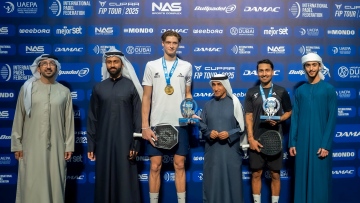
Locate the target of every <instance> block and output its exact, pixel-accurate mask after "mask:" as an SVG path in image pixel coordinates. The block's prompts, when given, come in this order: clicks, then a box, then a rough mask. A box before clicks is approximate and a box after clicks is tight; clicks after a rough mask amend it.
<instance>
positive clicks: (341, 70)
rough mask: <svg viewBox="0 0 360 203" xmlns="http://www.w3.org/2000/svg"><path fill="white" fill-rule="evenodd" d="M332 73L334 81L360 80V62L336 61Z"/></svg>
mask: <svg viewBox="0 0 360 203" xmlns="http://www.w3.org/2000/svg"><path fill="white" fill-rule="evenodd" d="M334 75H335V80H336V81H353V82H359V81H360V64H356V63H342V64H339V63H336V64H335V65H334Z"/></svg>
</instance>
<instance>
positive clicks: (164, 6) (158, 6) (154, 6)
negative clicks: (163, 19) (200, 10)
mask: <svg viewBox="0 0 360 203" xmlns="http://www.w3.org/2000/svg"><path fill="white" fill-rule="evenodd" d="M181 11H182V6H181V2H172V3H169V2H159V3H157V2H152V3H151V14H152V15H181Z"/></svg>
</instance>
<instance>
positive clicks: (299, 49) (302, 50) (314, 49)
mask: <svg viewBox="0 0 360 203" xmlns="http://www.w3.org/2000/svg"><path fill="white" fill-rule="evenodd" d="M294 53H295V55H298V56H303V55H306V54H308V53H316V54H319V55H320V56H322V55H323V54H324V48H323V47H322V46H320V45H303V44H297V45H294Z"/></svg>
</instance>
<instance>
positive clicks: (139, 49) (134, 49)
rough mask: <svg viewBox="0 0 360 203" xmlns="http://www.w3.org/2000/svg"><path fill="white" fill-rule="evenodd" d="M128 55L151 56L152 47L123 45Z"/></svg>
mask: <svg viewBox="0 0 360 203" xmlns="http://www.w3.org/2000/svg"><path fill="white" fill-rule="evenodd" d="M125 47H126V53H128V54H136V55H138V54H146V55H147V54H152V53H153V51H152V50H153V45H125Z"/></svg>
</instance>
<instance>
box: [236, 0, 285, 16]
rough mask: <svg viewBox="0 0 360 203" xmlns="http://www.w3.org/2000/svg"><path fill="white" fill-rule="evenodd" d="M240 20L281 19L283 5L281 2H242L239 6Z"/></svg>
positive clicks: (250, 0)
mask: <svg viewBox="0 0 360 203" xmlns="http://www.w3.org/2000/svg"><path fill="white" fill-rule="evenodd" d="M240 16H241V18H250V19H254V18H257V19H259V18H261V19H269V18H283V17H284V4H283V2H281V1H252V0H245V1H242V4H241V5H240Z"/></svg>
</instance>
